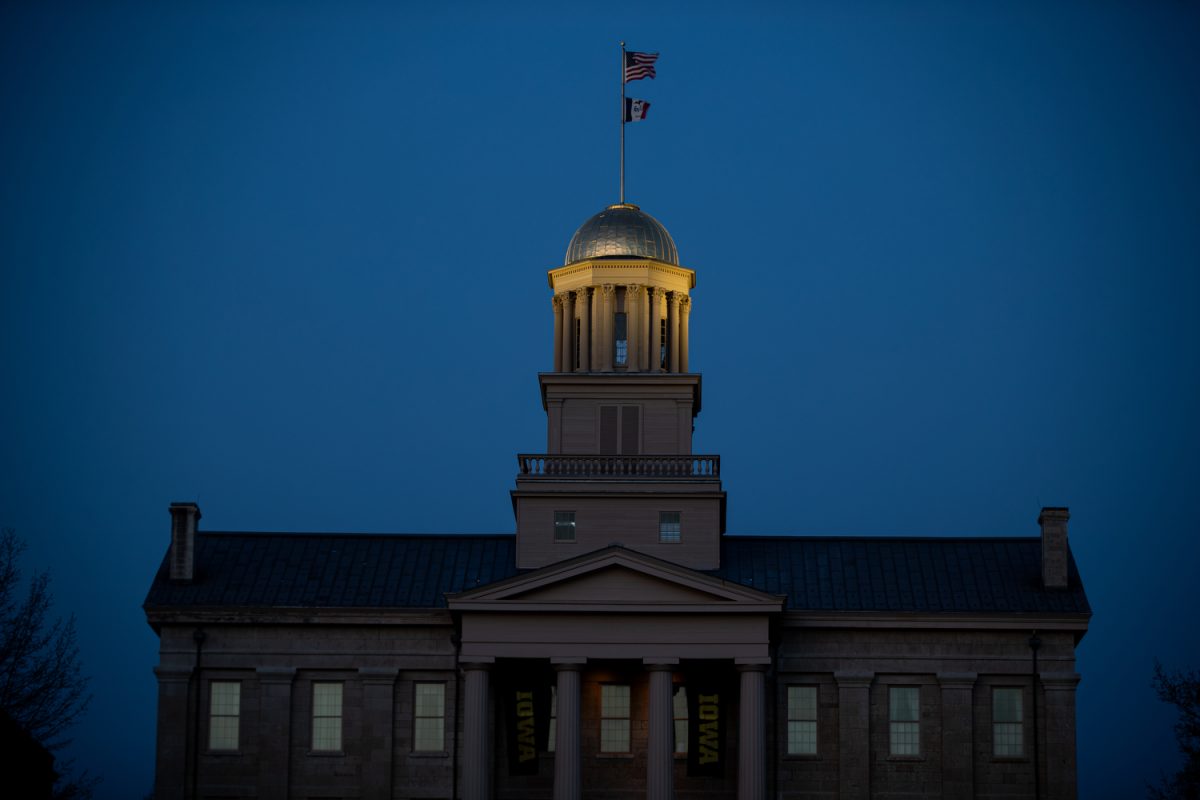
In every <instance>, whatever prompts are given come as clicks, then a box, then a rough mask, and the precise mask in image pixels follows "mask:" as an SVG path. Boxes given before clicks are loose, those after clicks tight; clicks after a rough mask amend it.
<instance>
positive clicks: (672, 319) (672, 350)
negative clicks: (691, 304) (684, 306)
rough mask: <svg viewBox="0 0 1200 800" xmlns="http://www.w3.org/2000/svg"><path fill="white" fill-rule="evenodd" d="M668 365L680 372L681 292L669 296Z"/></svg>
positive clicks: (673, 370)
mask: <svg viewBox="0 0 1200 800" xmlns="http://www.w3.org/2000/svg"><path fill="white" fill-rule="evenodd" d="M667 338H668V340H669V341H668V344H667V348H668V350H667V367H668V368H669V369H670V371H671V372H679V292H671V294H670V295H668V297H667Z"/></svg>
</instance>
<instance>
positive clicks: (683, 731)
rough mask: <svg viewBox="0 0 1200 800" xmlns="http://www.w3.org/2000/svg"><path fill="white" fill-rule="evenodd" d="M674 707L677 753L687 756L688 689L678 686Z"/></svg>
mask: <svg viewBox="0 0 1200 800" xmlns="http://www.w3.org/2000/svg"><path fill="white" fill-rule="evenodd" d="M672 703H673V706H674V711H673V716H674V717H675V752H676V753H679V754H681V755H686V754H687V751H688V749H687V747H688V730H687V728H688V726H687V724H688V713H687V687H686V686H676V687H675V698H674V700H673V701H672Z"/></svg>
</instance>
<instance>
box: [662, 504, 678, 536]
mask: <svg viewBox="0 0 1200 800" xmlns="http://www.w3.org/2000/svg"><path fill="white" fill-rule="evenodd" d="M658 540H659V541H660V542H678V541H679V512H678V511H660V512H659V514H658Z"/></svg>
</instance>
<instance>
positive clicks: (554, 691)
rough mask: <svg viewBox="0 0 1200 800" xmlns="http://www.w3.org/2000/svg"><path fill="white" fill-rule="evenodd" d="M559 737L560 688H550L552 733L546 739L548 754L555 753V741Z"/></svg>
mask: <svg viewBox="0 0 1200 800" xmlns="http://www.w3.org/2000/svg"><path fill="white" fill-rule="evenodd" d="M557 737H558V687H557V686H551V687H550V732H549V734H548V735H547V737H546V752H548V753H553V752H554V740H555V739H556V738H557Z"/></svg>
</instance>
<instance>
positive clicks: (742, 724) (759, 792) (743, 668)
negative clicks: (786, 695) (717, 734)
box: [737, 664, 767, 800]
mask: <svg viewBox="0 0 1200 800" xmlns="http://www.w3.org/2000/svg"><path fill="white" fill-rule="evenodd" d="M737 668H738V672H740V673H741V678H742V679H741V690H742V691H741V696H740V697H739V698H738V791H737V800H767V699H766V698H767V690H766V671H767V665H766V664H738V667H737Z"/></svg>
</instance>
